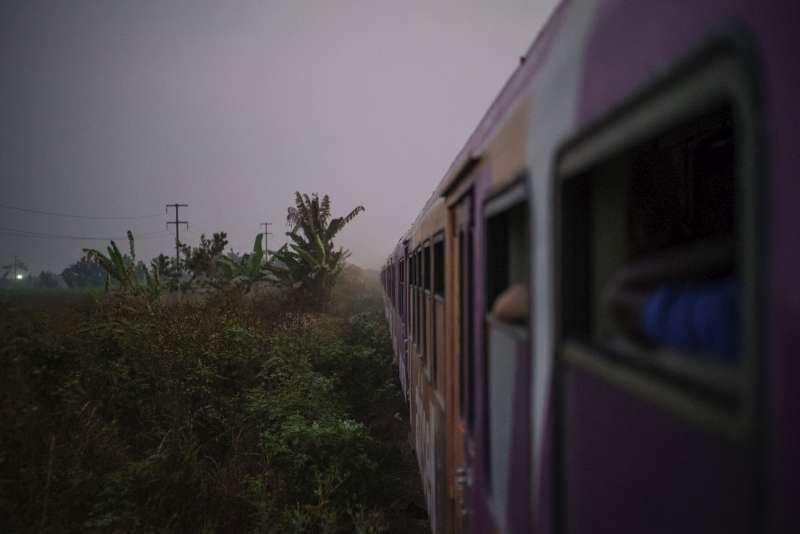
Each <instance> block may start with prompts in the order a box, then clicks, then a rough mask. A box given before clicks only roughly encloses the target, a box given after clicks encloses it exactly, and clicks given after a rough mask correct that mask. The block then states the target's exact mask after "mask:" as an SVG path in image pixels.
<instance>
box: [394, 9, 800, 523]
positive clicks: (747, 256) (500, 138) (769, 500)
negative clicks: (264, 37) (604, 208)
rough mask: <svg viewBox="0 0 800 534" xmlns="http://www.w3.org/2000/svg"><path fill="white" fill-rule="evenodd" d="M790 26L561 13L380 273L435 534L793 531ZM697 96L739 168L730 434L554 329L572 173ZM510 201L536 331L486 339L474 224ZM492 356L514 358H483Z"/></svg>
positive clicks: (793, 13)
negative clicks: (524, 247)
mask: <svg viewBox="0 0 800 534" xmlns="http://www.w3.org/2000/svg"><path fill="white" fill-rule="evenodd" d="M797 28H800V3H797V2H794V1H790V0H786V1H777V0H775V1H767V2H756V1H754V0H697V1H695V2H664V1H662V0H604V1H600V0H581V1H578V0H574V1H567V2H564V3H562V4H561V5H560V6H559V7H558V8H556V10H555V11H554V13H553V15H552V16H551V19H550V20H549V21H548V23H547V24H546V25H545V27H544V28H543V29H542V31H541V32H540V34H539V36H538V37H537V38H536V40H535V41H534V43H533V45H532V46H531V48H530V49H529V50H528V52H527V54H526V56H525V60H524V62H523V63H522V64H521V65H520V67H519V68H518V69H517V71H516V72H515V73H514V74H513V76H512V77H511V79H510V80H509V81H508V82H507V84H506V85H505V87H504V88H503V89H502V91H501V92H500V94H499V95H498V97H497V98H496V99H495V101H494V102H493V103H492V105H491V107H490V108H489V110H488V111H487V113H486V115H485V116H484V118H483V120H482V121H481V122H480V124H479V125H478V127H477V128H476V130H475V132H474V133H473V134H472V136H471V137H470V139H469V140H468V142H467V143H466V145H465V146H464V148H463V149H462V150H461V152H460V153H459V154H458V155H457V157H456V159H455V160H454V162H453V164H452V165H451V167H450V169H449V170H448V172H447V173H446V174H445V176H444V177H443V178H442V179H441V180H440V182H439V184H438V186H437V188H436V190H435V191H434V194H433V195H432V197H431V198H430V199H429V200H428V202H427V203H426V205H425V206H424V207H423V209H422V211H421V212H420V214H419V216H418V217H417V219H416V220H415V221H414V222H413V224H412V225H411V227H410V228H409V229H408V230H407V231H406V232H405V234H404V235H403V236H401V238H400V240H399V241H398V243H397V245H396V246H395V248H394V250H393V251H392V254H391V255H390V257H389V258H388V260H387V265H386V268H385V269H384V271H383V275H382V276H383V278H384V283H385V286H386V288H387V295H386V302H387V305H386V310H387V318H388V320H389V322H390V325H391V331H392V337H393V341H394V348H395V354H396V357H397V362H398V370H399V374H400V380H401V383H402V385H403V390H404V392H405V394H406V397H407V399H408V405H409V417H410V427H411V428H410V429H411V432H412V434H413V443H414V446H415V450H416V454H417V458H418V461H419V465H420V472H421V475H422V479H423V485H424V488H425V494H426V498H427V503H428V510H429V512H430V517H431V527H432V530H433V531H434V532H436V533H440V532H493V531H496V532H545V533H549V532H645V531H647V532H649V531H658V532H672V531H680V532H709V531H711V532H775V533H777V532H800V513H798V512H797V511H796V510H795V507H794V506H793V502H792V497H793V496H794V495H797V494H800V454H798V452H797V451H798V446H800V410H798V408H797V407H798V406H800V388H798V387H797V380H798V378H800V359H798V355H800V353H798V349H797V348H796V347H797V346H798V343H799V342H800V340H798V334H797V329H796V325H797V324H800V290H798V288H797V284H796V281H795V278H796V273H798V272H800V247H798V246H797V239H796V237H795V235H796V233H795V230H794V228H795V227H796V226H797V224H798V221H797V214H796V209H795V207H796V205H797V204H798V201H800V180H798V179H797V178H796V173H797V171H798V168H800V160H798V154H799V153H800V152H798V150H797V148H796V146H795V145H796V141H795V139H794V132H795V130H796V128H797V125H798V124H800V104H799V103H798V100H797V99H796V98H795V97H794V90H795V89H796V88H797V87H800V61H797V59H796V57H795V55H796V50H797V49H798V46H799V45H800V41H799V38H798V35H797ZM715 72H717V73H721V74H720V75H719V76H717V78H714V76H710V75H709V74H708V73H715ZM695 86H696V87H697V91H695V92H692V91H689V92H688V93H687V91H688V90H687V88H690V87H695ZM704 91H706V92H707V93H708V95H711V96H708V98H707V99H706V100H708V102H712V100H713V98H717V99H722V100H724V101H725V103H726V104H727V103H730V105H731V106H732V107H733V108H734V109H735V112H736V115H735V116H736V128H737V129H738V130H737V132H736V135H737V136H738V137H737V138H736V139H737V150H741V151H742V153H745V152H746V154H745V156H741V157H740V156H737V158H738V159H737V164H736V165H737V167H736V173H737V180H739V181H738V182H737V184H739V185H741V186H742V187H744V189H742V190H743V191H745V192H746V193H747V195H748V198H744V197H739V198H742V199H743V200H742V202H741V205H742V206H744V207H741V208H738V209H739V210H740V211H741V210H746V213H744V214H743V215H741V217H740V216H739V215H737V217H740V218H741V220H742V221H743V222H742V223H741V224H740V227H737V230H736V231H737V236H739V237H738V238H737V239H738V240H739V241H737V242H740V243H741V244H740V245H737V246H739V247H740V250H741V254H740V256H741V259H740V260H737V261H738V262H740V263H737V265H740V267H741V272H742V273H744V274H743V275H742V276H746V277H747V284H746V288H745V289H744V290H743V291H745V292H746V294H745V295H744V297H743V298H745V301H746V302H748V303H750V304H751V307H752V308H753V309H752V310H746V311H745V312H743V314H744V316H745V317H746V319H745V323H744V330H745V331H746V333H745V336H746V338H747V340H748V341H747V343H749V345H747V347H748V349H747V350H748V351H749V352H748V354H750V353H752V357H750V356H748V359H747V360H746V362H747V363H746V365H745V364H743V369H744V370H743V371H741V373H739V374H737V375H736V376H737V377H738V378H737V380H739V382H740V383H741V385H739V386H736V387H738V388H739V389H737V390H736V395H738V396H737V397H736V398H737V399H743V400H741V402H742V405H743V406H744V408H741V410H740V412H741V413H740V412H736V413H735V414H734V416H729V414H727V413H722V415H720V414H719V413H717V412H715V408H713V407H711V408H709V407H708V406H705V405H703V403H702V402H700V401H696V399H692V398H689V397H687V396H685V395H684V394H683V393H682V392H679V391H677V389H676V388H674V387H673V386H672V385H670V383H668V382H665V383H664V384H666V386H665V385H664V384H662V383H659V382H658V380H654V379H650V378H648V377H645V378H644V379H643V378H642V377H641V376H636V375H635V373H634V374H633V375H632V374H631V373H630V372H628V371H626V370H625V369H622V370H621V371H620V369H615V368H613V366H608V365H606V364H605V363H600V364H596V363H591V361H592V356H591V354H590V355H589V357H586V356H585V355H584V356H581V355H578V356H570V355H569V354H572V353H570V352H569V351H570V350H571V349H570V348H569V346H567V345H568V342H567V341H568V340H566V338H565V334H564V332H563V325H562V321H563V319H562V318H563V317H564V315H563V314H564V313H565V312H563V307H564V305H565V304H564V303H565V298H566V297H565V294H566V293H565V287H564V285H563V283H562V282H563V280H562V277H563V276H565V275H564V274H563V273H564V272H565V271H563V270H562V269H563V268H564V266H563V262H562V261H561V260H560V258H562V257H565V256H564V255H563V254H564V249H565V248H568V247H569V246H570V243H562V242H561V241H560V239H561V238H560V236H561V235H562V234H560V233H559V232H561V231H562V224H566V223H565V221H568V220H573V219H574V217H573V214H570V213H568V212H569V209H570V208H569V206H567V205H566V204H565V203H564V186H563V183H565V182H564V180H567V179H571V178H569V176H568V175H569V172H571V171H569V169H572V168H579V167H580V165H584V167H586V165H590V163H591V164H592V165H594V164H595V163H592V162H599V161H601V159H602V158H601V155H602V154H604V153H605V152H603V151H604V150H605V151H610V150H612V148H613V147H616V148H615V150H625V147H626V146H628V145H630V144H631V143H633V141H631V140H630V139H633V138H634V136H635V135H640V136H641V135H644V134H641V133H635V132H638V131H639V130H641V129H642V128H644V130H642V131H645V130H647V129H648V128H650V129H652V130H653V132H656V130H657V128H658V127H661V126H663V125H664V124H667V123H666V122H664V121H667V119H669V120H673V119H672V118H670V117H669V116H668V115H665V117H666V119H663V120H662V119H660V118H659V117H660V116H661V115H659V114H663V113H667V111H663V110H665V109H666V110H669V109H673V108H674V109H676V110H680V113H682V114H684V115H686V116H687V117H689V116H690V115H691V113H699V111H698V110H700V111H702V110H703V109H704V108H703V106H704V105H705V104H703V102H706V100H703V99H704V98H706V96H704V95H706V93H705V92H704ZM720 95H721V96H720ZM712 97H713V98H712ZM722 100H720V101H722ZM713 101H714V102H717V100H713ZM708 105H709V106H710V105H711V104H708ZM693 106H694V107H693ZM675 113H676V114H677V113H678V111H676V112H675ZM676 116H677V115H676ZM681 116H683V115H681ZM674 120H677V119H674ZM659 121H662V122H663V124H662V122H659ZM637 128H639V130H637ZM739 130H742V131H741V132H740V131H739ZM631 132H634V133H631ZM648 135H649V133H648ZM740 141H742V143H740ZM625 143H628V145H626V144H625ZM609 147H611V148H609ZM741 147H744V148H741ZM609 153H610V152H609ZM598 154H600V155H598ZM603 157H604V156H603ZM574 161H578V162H579V163H573V162H574ZM741 161H745V163H747V162H750V163H747V165H749V166H748V167H747V168H746V169H745V170H744V171H741V172H740V169H739V166H740V165H741V164H742V163H741ZM581 162H589V163H581ZM597 165H599V163H597ZM592 168H594V167H592ZM565 169H566V170H565ZM745 171H746V172H745ZM576 172H577V171H576ZM740 174H742V175H746V176H745V178H742V177H741V176H740ZM570 176H571V175H570ZM748 180H749V181H748ZM517 186H520V187H522V190H523V191H524V198H525V201H524V202H525V205H526V207H527V213H528V217H527V236H528V254H529V256H528V264H527V265H528V267H527V268H528V273H527V276H528V279H527V280H528V282H529V287H530V289H531V299H530V310H529V317H530V320H529V327H528V331H527V333H525V334H524V335H523V336H521V337H520V336H517V337H513V336H511V337H508V336H505V334H503V333H502V331H501V329H495V328H494V326H493V325H492V324H491V323H490V322H487V321H489V320H488V319H487V311H488V310H487V307H488V306H489V303H488V302H486V292H487V274H486V269H487V267H486V265H487V252H486V247H487V223H486V221H487V214H486V213H485V210H486V209H487V206H489V205H490V204H491V202H493V200H494V199H495V198H498V195H502V194H504V193H505V192H507V191H508V190H509V189H513V188H514V187H517ZM737 187H738V185H737ZM749 197H752V199H750V198H749ZM747 210H749V211H747ZM737 213H739V212H737ZM586 216H587V217H589V215H588V214H587V215H586ZM439 235H441V236H442V238H443V250H444V254H443V256H442V258H441V260H443V268H442V272H443V276H444V295H443V297H441V298H440V297H437V296H436V295H435V294H434V291H433V289H427V290H426V289H424V287H423V288H419V287H416V286H415V287H411V285H410V283H409V282H410V280H411V279H412V277H413V276H415V275H414V274H413V273H412V272H411V267H412V264H413V265H414V266H415V267H416V268H417V269H418V273H419V270H420V267H419V264H420V261H423V263H424V260H423V259H421V257H420V255H419V251H420V250H421V249H420V247H424V246H425V245H426V244H428V243H432V242H433V240H435V239H437V236H439ZM431 248H432V247H431ZM422 250H424V248H423V249H422ZM401 269H402V283H401V274H400V271H401ZM434 270H435V265H434V266H433V267H432V268H431V269H430V270H429V271H428V277H429V282H430V278H431V277H432V276H434V273H433V271H434ZM416 276H418V274H417V275H416ZM748 299H749V300H748ZM401 301H402V304H400V305H399V306H398V303H400V302H401ZM423 321H424V322H423ZM462 323H463V324H462ZM462 327H463V328H465V332H466V334H462V331H461V329H462ZM423 336H424V337H423ZM519 339H524V341H523V342H520V341H519ZM434 347H435V350H434ZM495 349H496V352H497V353H498V354H501V353H502V354H508V355H509V356H508V359H506V360H502V361H501V359H499V358H494V359H491V358H488V356H487V354H488V353H489V352H491V351H493V350H495ZM470 350H472V352H471V353H470V354H468V352H469V351H470ZM434 353H435V356H434ZM567 353H569V354H567ZM465 355H468V356H471V359H468V361H465V360H464V356H465ZM434 358H436V360H435V363H434ZM598 361H599V360H598ZM462 362H464V363H465V365H467V366H468V367H465V368H463V369H462V368H461V364H462ZM580 362H584V363H580ZM585 362H590V363H585ZM593 365H594V367H593ZM604 366H605V367H604ZM608 369H611V370H610V371H609V370H608ZM626 373H627V374H626ZM631 376H633V378H630V377H631ZM621 377H622V378H621ZM626 380H627V382H626ZM648 380H649V382H648ZM739 382H737V383H739ZM631 384H633V385H631ZM637 384H645V385H647V384H649V386H648V387H645V388H644V389H642V387H639V389H637V387H638V386H637ZM648 388H649V389H648ZM464 390H466V396H467V397H468V402H467V401H464V402H462V399H461V397H460V396H461V395H463V394H464ZM659 392H666V393H663V394H661V393H659ZM488 395H492V399H491V402H490V399H489V398H488ZM737 402H738V401H737ZM470 406H471V407H472V408H471V409H472V410H473V411H472V412H470V413H467V412H468V411H469V409H470V408H469V407H470ZM709 414H710V415H709ZM737 414H738V415H737ZM498 416H500V417H498ZM470 418H471V419H470ZM498 421H499V422H498ZM501 423H502V424H501ZM490 443H491V444H492V447H489V445H488V444H490Z"/></svg>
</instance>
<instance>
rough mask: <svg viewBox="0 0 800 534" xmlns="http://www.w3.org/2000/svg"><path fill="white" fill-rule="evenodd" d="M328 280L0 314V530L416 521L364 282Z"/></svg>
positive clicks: (267, 528) (386, 365)
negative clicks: (288, 289)
mask: <svg viewBox="0 0 800 534" xmlns="http://www.w3.org/2000/svg"><path fill="white" fill-rule="evenodd" d="M339 289H341V291H340V292H336V293H335V296H334V300H333V302H334V304H333V305H332V306H331V309H330V311H329V312H327V313H315V312H309V311H307V310H303V309H302V308H298V306H297V305H295V304H294V303H293V302H292V300H291V299H288V298H287V297H288V296H289V295H288V294H287V293H285V292H272V293H270V294H265V295H253V296H250V297H244V296H242V295H241V294H239V293H235V292H226V293H222V292H220V293H217V294H214V295H210V296H209V297H208V298H206V299H204V301H202V302H200V303H192V304H187V303H173V304H162V303H157V302H156V303H154V302H149V301H148V300H146V299H145V298H144V297H131V296H126V295H121V294H117V295H110V296H108V297H104V298H101V299H98V300H97V302H96V303H95V304H93V305H91V306H85V305H84V306H83V307H82V308H81V309H76V308H73V307H62V308H58V309H53V310H50V311H48V310H42V311H37V312H31V311H25V312H19V313H16V314H15V315H13V316H9V312H8V311H7V309H6V310H4V311H2V312H0V313H2V314H3V315H5V316H3V317H0V324H1V325H2V327H1V328H2V330H0V345H2V347H3V348H2V356H1V357H0V363H1V365H2V375H0V382H2V384H1V385H0V392H1V393H0V400H1V403H0V406H1V408H0V409H2V414H0V495H1V496H2V497H0V498H1V499H2V501H0V508H2V509H3V510H2V512H0V517H2V519H0V523H5V525H4V526H3V528H2V529H0V530H2V531H4V532H24V531H41V532H78V531H81V532H93V531H97V532H100V531H103V532H156V531H158V532H204V531H205V532H248V531H257V532H350V531H360V532H378V531H384V530H388V531H396V532H413V531H415V530H419V531H424V530H425V522H424V520H422V518H421V517H420V516H421V515H424V514H421V513H420V512H421V511H420V510H419V508H418V506H419V504H420V503H419V494H418V491H419V489H418V487H417V484H418V482H417V480H418V476H417V473H416V466H415V463H414V461H413V458H412V457H411V454H410V452H409V451H408V450H407V445H406V440H405V437H406V436H407V432H408V427H407V422H406V421H405V420H404V419H405V413H406V411H405V408H404V407H403V401H402V398H401V394H400V392H399V390H398V387H397V384H396V381H395V378H394V377H395V371H394V369H393V366H392V359H391V348H390V346H389V339H388V332H387V329H386V325H385V322H384V320H383V316H382V312H381V309H380V300H379V296H377V290H375V289H368V288H366V287H364V283H363V279H361V278H360V277H354V278H353V279H352V280H349V281H341V282H340V288H339ZM373 291H374V292H373ZM397 414H399V415H397Z"/></svg>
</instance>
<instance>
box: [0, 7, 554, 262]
mask: <svg viewBox="0 0 800 534" xmlns="http://www.w3.org/2000/svg"><path fill="white" fill-rule="evenodd" d="M554 5H555V0H529V1H524V0H484V1H482V2H478V1H467V0H450V1H432V0H402V1H400V0H398V1H394V2H388V1H366V0H364V1H333V0H325V1H322V0H320V1H310V0H308V1H299V0H297V1H290V0H285V1H282V2H275V1H272V2H270V1H260V2H257V1H235V2H211V1H209V2H201V1H197V0H191V1H190V0H187V1H161V2H131V1H127V0H119V1H103V2H98V1H89V0H86V1H83V0H72V1H69V2H40V1H30V0H20V1H10V0H4V1H3V2H2V3H1V4H0V80H2V85H1V86H0V120H1V121H2V128H1V129H0V132H1V133H0V176H2V196H1V197H0V204H4V205H11V206H18V207H23V208H28V209H35V210H43V211H53V212H62V213H70V214H79V215H89V216H138V215H151V214H159V216H158V217H152V218H149V219H141V220H134V221H113V220H112V221H109V220H83V219H68V218H60V217H52V216H44V215H40V214H31V213H22V212H16V211H12V210H8V209H3V208H0V229H3V230H2V231H0V256H2V257H0V262H2V263H5V262H6V261H7V260H10V259H12V258H13V256H14V255H15V254H16V255H19V256H20V257H21V258H23V259H24V260H26V261H27V262H28V264H29V266H30V267H31V268H32V270H34V271H37V272H38V270H39V269H50V270H56V271H60V270H61V269H62V268H63V267H64V266H65V265H66V264H68V263H71V262H73V261H75V260H77V259H78V258H79V257H80V255H81V252H80V249H81V247H86V246H105V243H103V242H91V241H77V240H57V239H34V238H22V237H16V236H11V235H8V234H7V233H4V232H5V229H8V228H14V229H22V230H26V231H34V232H44V233H50V234H66V235H73V236H101V237H102V236H119V235H123V234H124V231H125V230H126V229H127V228H131V229H133V230H134V233H135V234H139V235H141V234H146V233H147V234H149V233H152V232H159V231H161V230H164V228H165V221H166V219H167V217H166V216H164V215H163V214H164V204H166V203H169V202H176V201H177V202H185V203H188V204H189V208H188V209H186V210H185V211H183V210H182V212H181V216H182V218H186V219H188V220H189V222H190V228H191V233H189V234H186V241H188V242H189V243H192V244H194V243H196V242H197V240H198V239H199V236H200V233H202V232H205V233H206V234H210V233H211V232H214V231H220V230H224V231H226V232H228V236H229V239H230V241H231V245H232V246H233V247H234V248H235V249H236V250H243V249H249V248H250V247H251V246H252V240H253V238H254V236H255V234H256V233H257V232H258V231H259V223H261V222H262V221H272V222H273V223H274V224H273V228H272V229H273V233H274V234H275V236H274V237H273V240H274V242H275V243H276V244H277V242H278V241H282V237H283V232H284V226H283V221H284V218H285V214H286V207H287V206H288V205H289V204H290V202H291V201H292V198H293V193H294V191H295V190H300V191H304V192H313V191H318V192H320V193H328V194H330V195H331V198H332V201H333V208H334V213H335V214H340V213H342V212H344V211H346V210H349V209H351V208H352V207H354V206H355V205H357V204H363V205H364V206H366V208H367V210H366V213H364V214H362V215H360V216H359V217H358V218H357V219H355V221H354V222H353V223H351V225H350V226H349V227H348V229H347V230H345V231H344V232H343V233H342V234H341V237H340V239H339V241H340V243H341V244H342V245H343V246H345V247H347V248H349V249H351V250H352V252H353V256H352V261H353V262H355V263H357V264H359V265H363V266H366V267H376V266H377V265H378V264H379V263H380V262H381V260H382V259H383V257H384V256H385V255H386V254H387V253H388V251H389V249H390V248H391V246H392V244H393V243H394V242H395V241H396V239H397V238H398V236H399V235H400V233H401V232H402V231H403V230H405V228H407V225H408V224H409V223H410V221H411V220H412V219H413V217H414V216H415V215H416V213H417V211H418V210H419V209H420V207H421V205H422V204H423V202H424V201H425V200H426V199H427V197H428V195H429V194H430V192H431V190H432V189H433V187H434V186H435V185H436V183H437V182H438V180H439V179H440V178H441V176H442V174H443V173H444V172H445V170H446V169H447V167H448V165H449V164H450V162H451V161H452V159H453V158H454V157H455V155H456V153H457V152H458V150H459V149H460V147H461V145H462V144H463V143H464V142H465V141H466V139H467V137H468V136H469V134H470V133H471V131H472V129H473V128H474V127H475V126H476V124H477V122H478V120H479V119H480V117H481V116H482V115H483V113H484V112H485V110H486V109H487V107H488V106H489V104H490V103H491V101H492V99H493V98H494V96H495V95H496V94H497V92H498V91H499V90H500V88H501V87H502V85H503V83H504V82H505V80H506V79H507V78H508V76H509V75H510V74H511V73H512V72H513V70H514V68H515V67H516V65H517V63H518V61H519V57H520V56H521V55H523V54H524V52H525V51H526V49H527V47H528V46H529V45H530V43H531V42H532V41H533V39H534V38H535V36H536V33H537V32H538V31H539V29H540V28H541V26H542V24H543V23H544V21H545V20H546V18H547V16H548V15H549V14H550V12H551V11H552V9H553V7H554ZM271 245H272V243H271ZM270 248H272V247H270ZM137 249H138V250H137V252H138V254H139V256H140V257H141V258H143V259H149V258H151V257H153V256H155V255H157V254H158V253H159V252H165V253H168V254H169V253H171V251H172V250H173V240H172V239H171V238H170V237H169V234H165V235H164V236H153V237H150V238H147V239H141V240H139V241H138V242H137Z"/></svg>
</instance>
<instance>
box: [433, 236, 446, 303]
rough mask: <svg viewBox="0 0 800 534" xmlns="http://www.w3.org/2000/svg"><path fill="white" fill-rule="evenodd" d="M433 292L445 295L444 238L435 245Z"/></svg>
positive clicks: (441, 295)
mask: <svg viewBox="0 0 800 534" xmlns="http://www.w3.org/2000/svg"><path fill="white" fill-rule="evenodd" d="M433 293H434V294H435V295H438V296H440V297H443V296H444V239H439V240H438V241H436V243H434V245H433Z"/></svg>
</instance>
